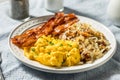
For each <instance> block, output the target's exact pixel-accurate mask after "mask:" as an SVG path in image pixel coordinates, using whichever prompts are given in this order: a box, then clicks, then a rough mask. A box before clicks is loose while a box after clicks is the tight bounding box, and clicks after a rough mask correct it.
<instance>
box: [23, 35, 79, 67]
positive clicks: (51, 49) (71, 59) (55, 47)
mask: <svg viewBox="0 0 120 80" xmlns="http://www.w3.org/2000/svg"><path fill="white" fill-rule="evenodd" d="M24 54H25V56H27V57H28V58H29V59H32V60H35V61H38V62H40V63H42V64H44V65H48V66H56V67H61V66H72V65H76V64H78V63H79V62H80V51H79V45H78V43H77V42H75V41H70V40H60V39H55V38H53V37H51V36H41V37H40V38H39V39H38V40H37V42H36V43H35V44H34V46H33V47H30V48H28V47H25V48H24Z"/></svg>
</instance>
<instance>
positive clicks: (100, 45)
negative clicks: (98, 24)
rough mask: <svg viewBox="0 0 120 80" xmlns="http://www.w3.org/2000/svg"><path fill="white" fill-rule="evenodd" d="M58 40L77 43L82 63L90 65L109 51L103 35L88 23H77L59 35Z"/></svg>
mask: <svg viewBox="0 0 120 80" xmlns="http://www.w3.org/2000/svg"><path fill="white" fill-rule="evenodd" d="M58 38H59V39H63V40H71V41H76V42H78V43H79V49H80V55H81V61H82V62H83V63H92V62H93V61H95V60H96V59H98V58H101V57H102V56H103V55H105V53H107V52H108V50H109V49H110V43H109V41H108V40H107V39H106V38H105V36H104V34H103V33H101V32H99V31H97V30H96V29H94V28H93V27H92V26H91V25H90V24H88V23H82V22H77V23H75V24H73V25H72V26H70V27H69V28H68V29H67V30H66V31H65V32H64V33H62V34H60V35H59V36H58Z"/></svg>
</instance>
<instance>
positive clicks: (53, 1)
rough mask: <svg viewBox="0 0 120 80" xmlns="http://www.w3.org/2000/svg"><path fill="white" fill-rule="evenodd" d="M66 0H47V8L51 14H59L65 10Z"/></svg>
mask: <svg viewBox="0 0 120 80" xmlns="http://www.w3.org/2000/svg"><path fill="white" fill-rule="evenodd" d="M63 3H64V0H45V8H46V9H47V10H48V11H51V12H59V11H63V10H64V6H63Z"/></svg>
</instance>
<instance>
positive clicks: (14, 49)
mask: <svg viewBox="0 0 120 80" xmlns="http://www.w3.org/2000/svg"><path fill="white" fill-rule="evenodd" d="M50 17H51V15H48V16H42V17H39V18H35V19H32V20H29V21H27V22H24V23H23V24H21V25H19V26H18V27H16V28H15V29H13V31H12V32H11V34H10V36H9V48H10V50H11V52H12V54H13V55H14V56H15V57H16V58H17V59H18V60H19V61H21V62H22V63H23V64H25V65H26V66H29V67H31V68H34V69H37V70H40V71H45V72H50V73H77V72H83V71H87V70H90V69H93V68H96V67H98V66H100V65H102V64H104V63H106V62H107V61H108V60H109V59H110V58H111V57H112V56H113V54H114V53H115V51H116V47H117V45H116V39H115V37H114V35H113V33H112V32H111V31H110V30H109V29H108V28H107V27H106V26H104V25H103V24H101V23H99V22H97V21H95V20H92V19H89V18H86V17H83V16H78V18H79V19H80V21H82V22H87V23H90V24H91V25H92V26H93V27H94V28H95V29H97V30H98V31H100V32H102V33H103V34H104V35H105V37H106V38H107V39H108V40H109V42H110V46H111V49H110V50H109V51H108V52H107V53H106V54H105V55H104V56H103V57H102V58H100V59H97V60H95V62H93V63H91V64H83V65H77V66H71V67H62V68H55V67H49V66H45V65H42V64H40V63H38V62H36V61H32V60H29V59H28V58H26V57H25V56H24V54H23V50H22V49H20V48H18V47H17V46H15V45H14V44H12V42H11V40H10V39H11V38H12V37H13V36H15V35H18V34H21V33H23V32H24V31H25V30H27V29H30V28H32V27H35V26H37V25H39V24H40V23H43V22H45V21H46V20H48V19H49V18H50Z"/></svg>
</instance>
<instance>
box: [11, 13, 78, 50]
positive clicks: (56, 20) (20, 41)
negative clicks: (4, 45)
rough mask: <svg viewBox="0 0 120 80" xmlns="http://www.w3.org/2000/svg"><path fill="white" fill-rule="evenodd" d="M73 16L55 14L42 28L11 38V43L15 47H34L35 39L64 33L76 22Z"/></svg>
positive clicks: (76, 19)
mask: <svg viewBox="0 0 120 80" xmlns="http://www.w3.org/2000/svg"><path fill="white" fill-rule="evenodd" d="M78 21H79V20H78V18H77V17H76V16H75V14H73V13H70V14H64V13H63V12H59V13H56V14H55V16H53V17H52V18H50V19H49V20H48V21H47V22H46V23H44V24H43V25H42V26H41V25H40V26H39V27H37V28H34V29H30V30H27V31H25V32H24V33H23V34H21V35H17V36H15V37H13V38H11V41H12V43H13V44H15V45H16V46H18V47H20V48H23V47H30V46H32V45H34V43H35V42H36V41H37V39H38V38H39V37H40V36H42V35H59V34H61V33H62V32H64V31H65V30H66V29H67V28H68V27H69V26H70V25H72V24H74V23H76V22H78Z"/></svg>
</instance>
